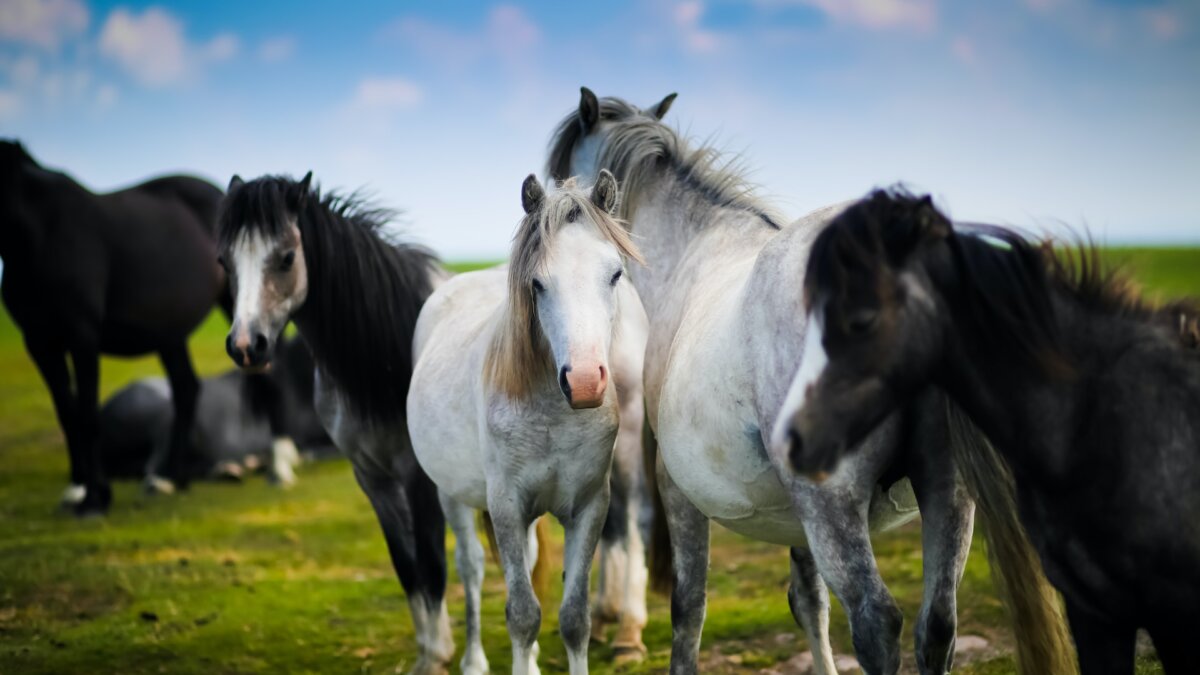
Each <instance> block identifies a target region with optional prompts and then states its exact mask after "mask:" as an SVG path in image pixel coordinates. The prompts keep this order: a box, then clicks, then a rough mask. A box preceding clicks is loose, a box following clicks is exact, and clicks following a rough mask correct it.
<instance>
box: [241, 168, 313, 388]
mask: <svg viewBox="0 0 1200 675" xmlns="http://www.w3.org/2000/svg"><path fill="white" fill-rule="evenodd" d="M311 180H312V173H311V172H310V173H309V174H308V175H306V176H305V177H304V178H303V179H302V180H300V181H299V182H295V181H290V180H286V179H282V178H263V179H259V180H255V181H251V183H249V184H247V183H245V182H243V181H242V179H241V178H239V177H238V176H234V177H233V179H232V180H231V181H230V183H229V189H228V191H227V193H226V198H225V204H224V207H223V210H222V215H221V223H220V230H221V232H220V235H221V258H220V260H221V264H222V265H223V266H224V267H225V270H226V272H227V273H228V275H229V283H230V289H231V290H232V291H233V295H234V308H233V325H232V326H231V327H230V329H229V335H228V337H227V338H226V339H225V350H226V351H227V352H228V353H229V357H230V358H231V359H233V361H234V363H236V364H237V365H238V366H241V367H243V368H248V369H251V370H262V369H265V368H266V367H267V366H269V365H270V360H271V354H272V353H273V351H274V347H275V340H276V339H277V338H278V337H279V335H280V333H282V332H283V329H284V327H285V326H286V325H287V323H288V321H289V320H290V319H291V318H292V315H293V314H295V312H296V311H297V310H298V309H299V308H300V307H301V306H302V305H303V304H304V301H305V299H306V298H307V297H308V269H307V266H306V263H305V257H304V242H303V241H302V239H301V236H300V228H299V225H298V218H299V214H300V213H301V211H302V210H303V209H304V206H305V202H306V201H307V200H308V199H309V198H310V195H309V185H310V182H311ZM248 185H249V186H252V187H253V189H252V190H251V189H249V188H247V186H248Z"/></svg>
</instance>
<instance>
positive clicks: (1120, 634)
mask: <svg viewBox="0 0 1200 675" xmlns="http://www.w3.org/2000/svg"><path fill="white" fill-rule="evenodd" d="M1064 604H1065V605H1066V606H1067V620H1068V621H1069V622H1070V624H1071V637H1073V638H1074V639H1075V651H1076V652H1078V654H1079V673H1080V675H1129V673H1132V672H1133V660H1134V652H1135V647H1136V643H1137V629H1136V628H1134V627H1133V626H1124V625H1117V624H1113V623H1112V622H1110V621H1108V620H1106V619H1104V618H1103V617H1098V616H1096V615H1094V614H1092V613H1091V612H1089V611H1087V610H1086V609H1083V608H1081V607H1079V606H1078V605H1075V604H1073V603H1072V602H1071V601H1070V599H1069V598H1068V599H1066V601H1065V603H1064ZM1165 664H1166V662H1165V661H1164V665H1165ZM1167 672H1168V673H1172V674H1173V673H1174V671H1172V670H1170V669H1168V670H1167ZM1179 672H1183V673H1193V672H1195V671H1194V670H1181V671H1179Z"/></svg>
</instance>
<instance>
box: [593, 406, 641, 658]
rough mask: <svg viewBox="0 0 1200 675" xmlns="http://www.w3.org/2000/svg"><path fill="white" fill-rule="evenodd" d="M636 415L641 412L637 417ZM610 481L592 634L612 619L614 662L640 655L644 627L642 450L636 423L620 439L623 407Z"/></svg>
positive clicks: (599, 634)
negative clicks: (628, 436)
mask: <svg viewBox="0 0 1200 675" xmlns="http://www.w3.org/2000/svg"><path fill="white" fill-rule="evenodd" d="M639 420H640V417H639ZM621 424H622V435H619V436H618V440H617V450H616V455H615V457H614V461H613V470H612V478H611V480H610V481H609V484H610V486H611V491H612V496H611V498H610V500H609V506H608V516H607V518H606V519H605V521H604V529H603V530H601V533H600V570H599V584H598V585H597V588H596V602H595V604H594V605H593V607H592V639H594V640H596V641H603V640H604V637H605V630H604V629H605V625H606V624H608V623H612V622H614V621H615V622H617V632H616V635H615V636H614V638H613V643H612V647H613V651H614V653H615V656H616V661H617V662H618V663H623V662H629V661H635V660H640V659H641V658H642V657H643V656H645V654H646V645H645V644H643V643H642V629H644V628H645V627H646V619H647V612H646V583H647V576H648V571H647V569H646V550H645V545H644V543H643V542H642V531H641V528H640V527H639V524H640V523H639V517H640V515H641V508H642V501H643V500H642V493H643V492H644V490H645V487H646V486H645V480H644V478H643V475H642V474H643V472H644V469H643V464H644V462H643V461H642V457H641V453H642V448H641V428H640V424H639V425H638V428H637V429H636V430H634V431H633V433H632V442H628V443H623V442H622V441H623V440H625V438H624V431H625V429H624V427H625V424H626V418H625V416H624V413H622V418H621Z"/></svg>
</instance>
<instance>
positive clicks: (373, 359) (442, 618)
mask: <svg viewBox="0 0 1200 675" xmlns="http://www.w3.org/2000/svg"><path fill="white" fill-rule="evenodd" d="M311 180H312V173H311V172H310V173H309V174H308V175H307V176H305V177H304V178H303V179H302V180H300V181H294V180H291V179H288V178H282V177H277V176H264V177H262V178H258V179H255V180H252V181H249V182H243V181H242V179H241V178H238V177H237V176H234V178H233V180H232V181H230V183H229V190H228V196H227V197H226V198H225V201H224V203H223V206H222V210H221V215H220V220H219V226H218V230H219V239H220V248H221V260H222V262H223V264H224V265H225V266H226V268H227V269H228V270H229V275H230V279H231V283H230V286H231V287H232V288H233V289H234V291H235V296H236V303H235V305H234V314H233V326H232V327H231V329H230V331H229V335H228V337H227V339H226V342H225V347H226V349H227V350H228V352H229V356H230V358H232V359H233V361H234V363H236V364H238V365H239V366H241V367H242V368H245V369H248V370H251V371H261V370H262V369H264V368H265V367H266V366H268V365H269V364H270V363H271V361H272V356H273V354H274V352H273V345H274V343H275V341H276V339H277V337H278V336H279V334H280V333H281V332H282V331H283V329H284V326H286V325H287V323H288V321H290V320H292V319H294V320H295V322H296V328H297V329H298V332H299V334H300V337H302V338H303V339H304V341H305V343H306V344H308V346H309V347H311V348H312V356H313V361H314V362H315V363H316V375H315V382H316V392H315V397H314V401H315V404H316V409H317V414H318V416H319V417H320V419H321V422H322V424H323V425H324V427H325V429H326V430H327V431H328V432H329V436H330V437H331V438H332V439H333V442H334V444H335V445H336V446H337V447H338V449H339V450H341V451H342V452H343V453H345V454H346V455H347V456H348V457H349V458H350V463H351V464H352V465H353V466H354V476H355V478H357V479H358V484H359V486H360V487H362V490H363V492H364V493H366V495H367V498H368V499H369V500H370V501H371V505H372V506H373V507H374V508H375V514H376V516H377V517H378V519H379V525H380V527H381V528H382V529H383V534H384V538H385V539H386V541H387V545H388V552H389V553H390V554H391V557H392V565H393V567H394V568H395V570H396V575H397V576H398V577H399V578H400V583H401V584H402V585H403V586H404V589H405V593H406V595H407V596H408V605H409V610H410V612H411V613H412V618H413V627H414V629H415V632H416V634H417V644H418V647H419V650H420V653H419V655H418V658H417V663H416V664H415V665H414V667H413V670H412V672H414V673H418V674H424V673H441V672H445V671H446V670H447V669H448V667H449V665H448V664H449V662H450V659H451V657H452V656H453V654H454V644H453V640H452V638H451V634H450V620H449V615H448V614H447V612H446V605H445V602H444V595H445V590H446V520H445V516H444V514H443V512H442V507H441V503H440V502H439V501H438V492H437V487H436V486H435V485H434V483H433V481H431V480H430V479H429V476H427V475H426V474H425V471H424V470H423V469H421V466H420V464H418V463H417V458H416V454H415V453H414V452H413V449H412V441H411V440H410V439H409V436H408V425H407V421H406V419H405V399H406V397H407V396H408V385H409V380H411V379H412V369H413V354H412V344H413V331H414V330H415V329H416V323H417V315H418V313H419V312H420V311H421V306H422V305H423V304H424V303H425V300H426V299H427V298H428V297H429V294H430V293H432V292H433V289H434V287H435V286H436V285H437V284H438V283H440V282H441V281H442V280H443V279H444V278H445V277H446V273H445V272H444V271H442V269H441V266H440V264H439V263H438V261H437V259H436V258H435V257H434V256H433V255H432V254H431V253H430V252H428V251H426V250H425V249H423V248H421V247H419V246H414V245H412V244H407V243H402V242H398V241H393V240H392V239H391V238H389V237H388V236H387V235H386V233H385V230H384V226H385V225H386V224H387V222H388V220H389V219H390V217H391V212H389V211H388V210H386V209H379V208H374V207H372V206H371V205H369V204H365V203H363V201H362V200H360V199H356V198H355V197H353V196H351V197H340V196H337V195H332V194H325V195H321V194H320V192H319V191H318V190H317V189H316V188H315V187H312V185H311ZM464 550H465V549H464Z"/></svg>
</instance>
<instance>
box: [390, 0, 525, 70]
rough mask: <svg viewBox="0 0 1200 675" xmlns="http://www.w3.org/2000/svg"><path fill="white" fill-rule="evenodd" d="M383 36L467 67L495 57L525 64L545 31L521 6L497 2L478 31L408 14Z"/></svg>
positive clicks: (436, 58) (432, 57)
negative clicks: (462, 29)
mask: <svg viewBox="0 0 1200 675" xmlns="http://www.w3.org/2000/svg"><path fill="white" fill-rule="evenodd" d="M382 35H383V37H384V38H385V39H395V40H399V41H401V42H403V43H404V44H406V45H411V46H412V47H413V48H415V49H416V50H417V51H418V52H419V53H421V54H422V55H423V56H425V57H426V58H428V59H430V60H431V61H435V62H437V63H439V64H442V65H447V66H450V67H453V68H463V67H466V66H470V65H474V64H475V63H478V62H481V61H485V60H488V59H494V58H500V59H502V60H503V61H505V62H506V63H508V64H509V65H519V64H522V63H525V62H527V61H528V60H530V57H531V55H532V54H533V52H534V49H535V48H536V47H537V45H538V44H539V43H540V42H541V37H542V31H541V29H540V28H538V26H537V24H536V23H534V22H533V20H532V19H530V18H529V17H528V16H527V15H526V14H525V12H524V11H523V10H521V8H519V7H515V6H512V5H497V6H495V7H493V8H492V9H491V11H489V12H488V16H487V19H486V21H485V22H484V24H483V26H481V27H480V28H479V29H477V30H471V31H460V30H456V29H453V28H448V27H445V26H443V25H440V24H436V23H431V22H429V21H426V20H424V19H420V18H416V17H405V18H403V19H399V20H397V21H395V22H393V23H391V24H390V25H388V26H387V27H385V28H384V30H383V32H382Z"/></svg>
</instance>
